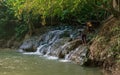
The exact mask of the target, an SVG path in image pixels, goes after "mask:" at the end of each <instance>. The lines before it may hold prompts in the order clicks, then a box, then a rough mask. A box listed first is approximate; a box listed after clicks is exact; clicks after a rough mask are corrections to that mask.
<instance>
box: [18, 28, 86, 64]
mask: <svg viewBox="0 0 120 75" xmlns="http://www.w3.org/2000/svg"><path fill="white" fill-rule="evenodd" d="M82 30H83V29H75V30H74V29H68V28H67V29H66V28H65V29H63V30H52V31H49V32H47V33H45V34H43V35H41V36H42V37H41V38H40V40H37V41H36V40H35V41H34V40H32V44H30V46H31V45H32V46H31V48H32V47H34V43H33V42H37V48H36V51H35V52H24V53H23V54H35V55H43V56H45V57H48V59H58V58H62V59H65V60H61V61H63V62H70V60H72V61H75V62H76V59H77V61H78V60H80V61H81V59H82V58H81V55H80V54H85V56H86V54H87V51H84V50H86V48H83V47H79V46H80V42H81V40H80V38H78V39H75V38H76V37H78V36H80V34H79V32H80V31H82ZM30 42H31V41H30ZM24 43H25V44H24ZM24 43H23V44H22V46H21V47H20V49H25V48H26V46H25V45H26V42H24ZM27 43H28V42H27ZM22 47H25V48H22ZM27 47H29V45H27ZM82 52H83V53H82ZM77 53H79V54H77ZM76 54H77V55H76ZM78 58H79V59H78ZM83 59H84V58H83Z"/></svg>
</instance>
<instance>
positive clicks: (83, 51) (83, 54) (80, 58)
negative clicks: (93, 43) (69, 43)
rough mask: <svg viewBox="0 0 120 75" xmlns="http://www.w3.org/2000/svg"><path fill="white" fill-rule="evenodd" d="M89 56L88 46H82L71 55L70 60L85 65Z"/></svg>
mask: <svg viewBox="0 0 120 75" xmlns="http://www.w3.org/2000/svg"><path fill="white" fill-rule="evenodd" d="M87 54H88V48H87V47H86V46H82V45H80V46H79V47H78V48H76V50H75V51H73V52H72V53H71V54H70V55H69V58H68V59H69V60H72V61H73V62H75V63H77V64H80V65H83V64H84V63H85V62H87Z"/></svg>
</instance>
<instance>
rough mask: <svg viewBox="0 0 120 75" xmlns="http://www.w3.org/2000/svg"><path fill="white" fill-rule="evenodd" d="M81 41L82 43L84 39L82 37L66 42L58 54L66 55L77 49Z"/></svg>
mask: <svg viewBox="0 0 120 75" xmlns="http://www.w3.org/2000/svg"><path fill="white" fill-rule="evenodd" d="M81 43H82V41H81V40H80V39H76V40H73V41H71V42H68V43H66V44H64V45H63V46H62V48H61V50H59V54H58V56H60V57H61V56H65V55H66V54H68V53H69V52H70V51H72V50H75V49H76V48H77V47H78V46H79V45H80V44H81Z"/></svg>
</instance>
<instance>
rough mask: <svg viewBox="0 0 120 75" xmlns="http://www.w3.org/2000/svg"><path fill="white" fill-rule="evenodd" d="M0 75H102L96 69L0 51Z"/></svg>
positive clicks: (36, 56)
mask: <svg viewBox="0 0 120 75" xmlns="http://www.w3.org/2000/svg"><path fill="white" fill-rule="evenodd" d="M0 75H103V74H102V72H101V71H100V69H98V68H87V67H81V66H79V65H76V64H73V63H65V62H59V61H58V60H48V59H45V58H44V57H40V56H38V55H23V54H21V53H18V52H15V51H9V50H0Z"/></svg>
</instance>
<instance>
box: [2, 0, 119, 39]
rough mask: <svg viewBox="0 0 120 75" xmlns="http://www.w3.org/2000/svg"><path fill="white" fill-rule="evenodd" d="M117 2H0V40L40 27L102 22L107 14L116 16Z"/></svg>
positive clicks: (105, 0)
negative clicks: (90, 21)
mask: <svg viewBox="0 0 120 75" xmlns="http://www.w3.org/2000/svg"><path fill="white" fill-rule="evenodd" d="M119 3H120V2H119V0H74V1H73V0H0V38H2V37H5V36H9V35H13V34H14V35H15V36H16V37H20V36H22V35H24V34H25V33H27V32H29V34H30V35H31V34H32V33H33V32H34V30H35V29H36V28H39V27H41V26H44V25H60V24H61V23H62V24H68V25H70V24H71V25H81V24H82V23H85V22H86V21H89V20H94V21H103V20H105V19H106V18H107V17H108V16H109V15H111V14H113V15H114V16H116V17H118V16H119V13H120V11H119V9H120V8H119V5H118V4H119ZM6 28H7V29H6ZM11 29H12V30H11ZM9 32H13V33H9ZM7 33H9V34H7Z"/></svg>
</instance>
